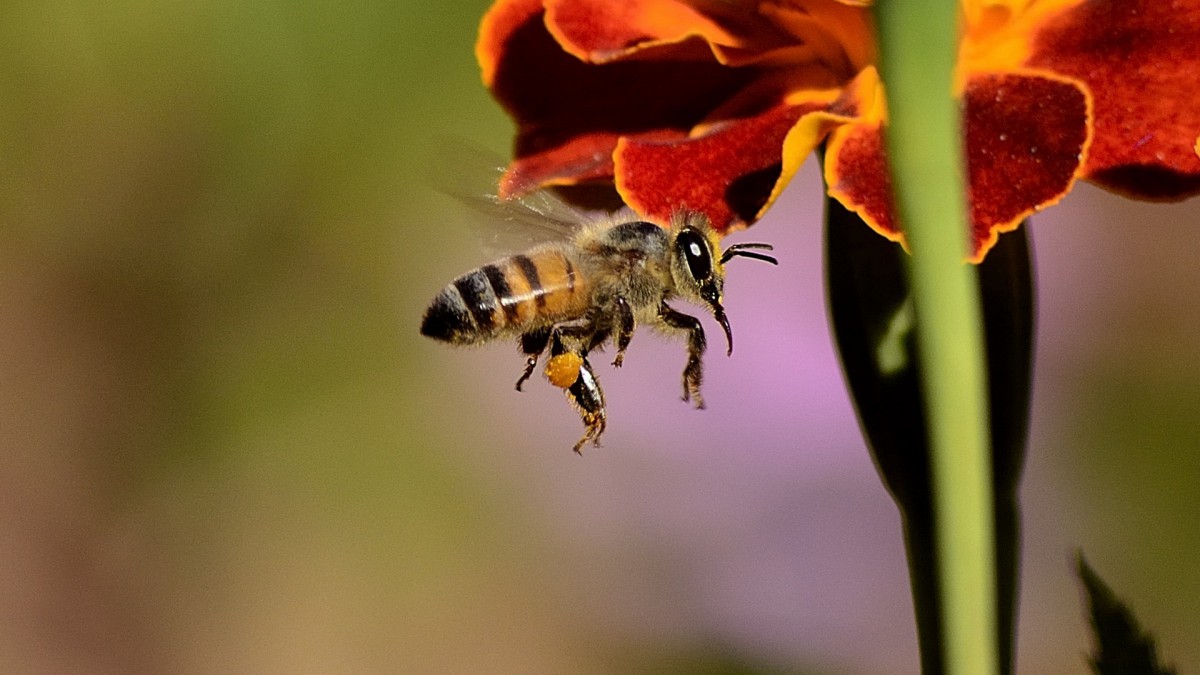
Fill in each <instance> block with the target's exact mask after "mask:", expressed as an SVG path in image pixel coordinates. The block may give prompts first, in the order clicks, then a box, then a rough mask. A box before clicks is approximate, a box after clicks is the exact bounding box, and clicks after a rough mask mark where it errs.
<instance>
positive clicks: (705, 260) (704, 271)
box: [675, 230, 712, 281]
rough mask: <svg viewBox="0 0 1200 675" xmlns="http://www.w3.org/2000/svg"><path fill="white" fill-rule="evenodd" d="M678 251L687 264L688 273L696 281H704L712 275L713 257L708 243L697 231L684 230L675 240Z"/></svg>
mask: <svg viewBox="0 0 1200 675" xmlns="http://www.w3.org/2000/svg"><path fill="white" fill-rule="evenodd" d="M675 247H676V250H677V251H678V252H679V255H680V256H681V257H682V258H683V259H684V260H685V261H686V262H687V266H688V271H689V272H691V274H692V278H693V279H695V280H696V281H703V280H705V279H707V278H708V277H709V276H711V275H712V256H711V255H709V252H708V242H707V241H705V239H704V237H703V236H701V235H700V233H699V232H696V231H695V230H684V231H683V232H680V233H679V237H678V238H677V239H676V240H675Z"/></svg>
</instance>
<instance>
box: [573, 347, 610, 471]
mask: <svg viewBox="0 0 1200 675" xmlns="http://www.w3.org/2000/svg"><path fill="white" fill-rule="evenodd" d="M566 392H567V398H568V399H569V400H570V401H571V404H572V405H573V406H574V407H575V409H576V410H578V411H579V416H580V417H581V418H582V419H583V426H584V432H583V438H580V439H579V442H577V443H576V444H575V446H574V447H573V448H572V450H574V451H575V454H577V455H582V454H583V446H584V445H586V444H587V443H588V442H589V441H590V442H591V443H592V445H595V446H599V445H600V435H601V434H603V433H604V428H605V427H606V426H607V425H608V418H607V415H606V414H605V410H604V392H603V391H602V390H601V389H600V382H599V380H597V379H596V374H595V373H594V372H592V365H591V364H590V363H588V361H587V359H586V358H584V359H583V364H582V365H581V366H580V367H579V377H578V378H577V379H576V380H575V383H574V384H572V385H571V386H570V387H567V389H566Z"/></svg>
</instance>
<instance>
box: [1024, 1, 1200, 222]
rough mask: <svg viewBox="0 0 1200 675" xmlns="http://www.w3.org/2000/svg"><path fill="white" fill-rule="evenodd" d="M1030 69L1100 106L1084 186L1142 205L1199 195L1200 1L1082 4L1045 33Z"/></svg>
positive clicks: (1038, 41) (1053, 22)
mask: <svg viewBox="0 0 1200 675" xmlns="http://www.w3.org/2000/svg"><path fill="white" fill-rule="evenodd" d="M1029 63H1030V65H1033V66H1036V67H1038V68H1043V69H1046V70H1053V71H1054V72H1056V73H1061V74H1064V75H1067V76H1070V77H1072V78H1074V79H1076V80H1079V81H1081V82H1083V83H1085V84H1086V86H1087V88H1088V89H1089V90H1090V91H1091V94H1092V96H1093V97H1094V100H1095V128H1094V132H1093V141H1092V147H1091V150H1090V153H1089V155H1088V161H1087V164H1086V165H1085V167H1084V173H1085V177H1086V178H1088V179H1089V180H1093V181H1095V182H1097V183H1099V184H1101V185H1103V186H1104V187H1107V188H1109V189H1112V190H1115V191H1117V192H1121V193H1124V194H1127V195H1129V196H1133V197H1140V198H1144V199H1180V198H1183V197H1186V196H1189V195H1193V194H1197V193H1200V156H1198V155H1197V152H1196V151H1195V142H1196V138H1197V136H1200V0H1172V1H1171V2H1165V1H1163V0H1123V1H1122V2H1088V3H1084V4H1082V5H1080V6H1079V7H1076V8H1073V9H1072V10H1070V11H1068V12H1065V13H1062V14H1061V15H1059V16H1058V17H1056V18H1054V19H1053V20H1051V21H1049V22H1048V23H1047V24H1046V26H1044V27H1043V28H1042V30H1041V31H1040V32H1039V33H1038V35H1037V37H1036V39H1035V40H1034V43H1033V54H1032V56H1031V58H1030V60H1029Z"/></svg>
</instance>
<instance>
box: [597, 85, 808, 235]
mask: <svg viewBox="0 0 1200 675" xmlns="http://www.w3.org/2000/svg"><path fill="white" fill-rule="evenodd" d="M827 105H828V104H827V103H824V102H819V101H814V102H809V103H805V104H800V105H791V104H781V105H778V106H776V107H774V108H772V109H770V110H768V111H766V112H764V113H762V114H759V115H756V116H754V117H750V118H746V119H742V120H734V121H729V122H723V123H717V124H714V125H708V126H706V128H705V133H703V135H700V136H696V137H687V136H686V135H684V134H680V135H679V136H678V137H676V138H674V139H659V140H655V141H646V140H637V139H623V140H622V141H621V142H620V143H619V144H618V146H617V151H616V153H615V155H614V157H615V169H616V185H617V190H618V191H619V192H620V194H621V197H622V199H624V201H625V203H626V204H628V205H629V206H630V207H632V208H633V209H634V210H635V211H637V212H638V213H641V214H643V215H644V216H646V217H649V218H653V219H662V220H663V221H664V222H665V221H666V220H667V219H669V218H670V217H671V215H672V214H673V213H674V212H675V211H677V210H678V209H680V208H687V209H690V210H693V211H699V212H702V213H704V214H705V215H707V216H708V217H709V219H710V220H711V221H712V223H713V227H714V228H715V229H717V230H718V231H720V232H726V231H729V230H730V229H740V228H741V227H745V226H746V225H747V224H749V223H751V222H753V221H754V220H755V218H757V217H758V215H759V213H760V212H761V211H762V209H763V208H764V204H766V203H767V201H768V199H769V197H770V195H771V194H772V192H773V189H774V187H775V185H776V183H777V182H778V181H779V179H780V171H781V168H782V157H781V147H782V146H783V141H784V138H785V137H786V136H787V134H788V132H789V131H790V130H791V129H792V128H793V127H794V126H795V125H796V122H797V121H798V120H799V119H800V118H802V117H803V116H804V115H806V114H808V113H812V112H815V111H820V110H824V109H825V108H826V107H827Z"/></svg>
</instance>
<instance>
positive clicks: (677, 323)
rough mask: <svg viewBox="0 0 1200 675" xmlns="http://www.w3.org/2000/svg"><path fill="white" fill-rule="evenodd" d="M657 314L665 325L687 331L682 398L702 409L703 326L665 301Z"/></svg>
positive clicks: (704, 344)
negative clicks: (686, 352) (686, 358)
mask: <svg viewBox="0 0 1200 675" xmlns="http://www.w3.org/2000/svg"><path fill="white" fill-rule="evenodd" d="M658 316H659V318H660V319H662V321H663V323H664V324H666V325H667V326H670V327H671V328H674V329H676V330H679V331H684V332H686V333H687V351H688V360H687V365H686V366H684V368H683V400H684V401H691V402H692V404H693V405H695V407H696V409H697V410H699V409H702V408H704V399H703V398H701V397H700V382H701V380H702V379H703V374H704V371H703V367H704V365H703V361H702V359H703V357H704V349H705V347H706V346H707V341H706V340H705V339H704V327H703V326H701V325H700V320H699V319H697V318H696V317H694V316H691V315H690V314H684V313H683V312H677V311H675V310H674V309H671V308H670V307H669V306H668V305H667V303H665V302H664V303H662V305H660V306H659V308H658Z"/></svg>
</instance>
